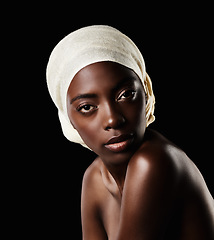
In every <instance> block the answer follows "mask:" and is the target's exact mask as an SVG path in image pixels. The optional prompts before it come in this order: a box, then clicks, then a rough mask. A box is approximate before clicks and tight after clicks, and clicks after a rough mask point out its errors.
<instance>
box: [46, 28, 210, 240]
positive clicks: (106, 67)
mask: <svg viewBox="0 0 214 240" xmlns="http://www.w3.org/2000/svg"><path fill="white" fill-rule="evenodd" d="M47 82H48V88H49V92H50V95H51V97H52V99H53V101H54V103H55V104H56V106H57V108H58V112H59V119H60V122H61V125H62V130H63V133H64V135H65V136H66V137H67V138H68V139H69V140H70V141H72V142H76V143H80V144H82V145H83V146H84V147H87V148H89V149H91V150H92V151H94V152H95V153H96V154H97V155H98V157H97V158H96V159H95V160H94V162H93V163H92V164H91V165H90V166H89V168H88V169H87V170H86V172H85V174H84V178H83V186H82V200H81V215H82V231H83V239H84V240H96V239H97V240H104V239H109V240H126V239H127V240H132V239H133V240H138V239H139V240H140V239H141V240H142V239H143V240H147V239H155V240H156V239H182V240H184V239H200V240H202V239H203V240H204V239H207V240H208V239H210V240H211V239H214V230H213V229H214V204H213V198H212V196H211V194H210V193H209V190H208V188H207V186H206V183H205V181H204V179H203V177H202V175H201V173H200V172H199V170H198V169H197V167H196V166H195V165H194V163H193V162H192V161H191V160H190V159H189V158H188V157H187V155H186V154H185V153H184V152H183V151H182V150H181V149H179V148H178V147H177V146H175V145H174V144H173V143H171V142H170V141H169V140H167V139H166V138H165V137H164V136H162V135H161V134H159V133H158V132H156V131H153V130H151V129H149V128H148V125H149V124H150V123H152V122H153V121H154V119H155V117H154V104H155V98H154V94H153V90H152V84H151V80H150V78H149V76H148V74H147V73H146V70H145V64H144V60H143V57H142V55H141V53H140V51H139V50H138V48H137V47H136V45H135V44H134V43H133V42H132V41H131V40H130V39H129V38H128V37H127V36H125V35H124V34H122V33H121V32H119V31H118V30H116V29H114V28H112V27H109V26H102V25H97V26H90V27H85V28H82V29H79V30H77V31H75V32H73V33H71V34H69V35H68V36H66V37H65V38H64V39H63V40H62V41H60V42H59V43H58V44H57V46H56V47H55V48H54V50H53V52H52V54H51V56H50V59H49V62H48V66H47Z"/></svg>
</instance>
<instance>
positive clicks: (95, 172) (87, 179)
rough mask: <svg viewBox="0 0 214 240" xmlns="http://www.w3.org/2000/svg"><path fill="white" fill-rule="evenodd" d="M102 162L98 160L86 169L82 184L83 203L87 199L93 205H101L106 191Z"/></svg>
mask: <svg viewBox="0 0 214 240" xmlns="http://www.w3.org/2000/svg"><path fill="white" fill-rule="evenodd" d="M101 166H102V161H101V160H100V159H99V158H97V159H95V160H94V161H93V163H92V164H91V165H90V166H89V167H88V168H87V169H86V171H85V173H84V176H83V182H82V201H84V200H85V199H87V201H88V203H89V202H90V203H91V204H93V205H99V202H100V201H101V200H102V196H103V192H104V191H105V188H104V184H103V181H102V176H101Z"/></svg>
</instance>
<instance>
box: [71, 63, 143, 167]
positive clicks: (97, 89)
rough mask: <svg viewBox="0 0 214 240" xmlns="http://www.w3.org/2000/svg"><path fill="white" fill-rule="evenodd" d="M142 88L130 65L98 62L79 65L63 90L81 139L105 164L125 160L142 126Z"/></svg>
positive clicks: (137, 143) (140, 135) (139, 140)
mask: <svg viewBox="0 0 214 240" xmlns="http://www.w3.org/2000/svg"><path fill="white" fill-rule="evenodd" d="M145 101H146V100H145V92H144V89H143V86H142V83H141V81H140V79H139V78H138V76H137V75H136V74H135V72H134V71H132V70H131V69H129V68H127V67H124V66H122V65H120V64H117V63H113V62H98V63H94V64H91V65H88V66H86V67H85V68H83V69H81V70H80V71H79V72H78V73H77V74H76V75H75V77H74V79H73V80H72V82H71V84H70V86H69V89H68V93H67V111H68V116H69V119H70V121H71V123H72V125H73V127H74V128H75V129H76V130H77V131H78V133H79V134H80V136H81V137H82V139H83V141H84V142H85V143H86V144H87V145H88V146H89V148H91V149H92V150H93V151H94V152H95V153H96V154H98V155H99V156H100V157H101V159H102V160H103V161H104V162H105V163H106V164H113V163H115V164H118V163H121V162H124V161H128V160H129V159H130V158H131V156H132V155H133V154H134V152H135V151H136V150H137V148H138V147H139V146H140V145H141V143H142V140H143V136H144V133H145V128H146V117H145V115H146V114H145V105H146V102H145Z"/></svg>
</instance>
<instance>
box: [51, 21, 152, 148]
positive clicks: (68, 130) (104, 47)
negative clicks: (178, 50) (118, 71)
mask: <svg viewBox="0 0 214 240" xmlns="http://www.w3.org/2000/svg"><path fill="white" fill-rule="evenodd" d="M103 61H111V62H116V63H119V64H122V65H123V66H126V67H128V68H130V69H132V70H133V71H134V72H135V73H136V74H137V75H138V77H139V78H140V80H141V81H142V84H143V87H144V90H145V92H146V96H147V105H146V120H147V126H148V125H149V124H150V123H152V122H153V121H154V120H155V117H154V104H155V97H154V94H153V91H152V83H151V80H150V78H149V76H148V74H147V73H146V69H145V63H144V60H143V57H142V55H141V53H140V51H139V49H138V48H137V46H136V45H135V44H134V43H133V42H132V40H131V39H130V38H128V37H127V36H126V35H124V34H123V33H121V32H120V31H118V30H117V29H115V28H113V27H110V26H105V25H94V26H89V27H84V28H81V29H79V30H76V31H74V32H72V33H70V34H69V35H67V36H66V37H65V38H63V39H62V40H61V41H60V42H59V43H58V44H57V45H56V47H55V48H54V49H53V51H52V53H51V55H50V58H49V62H48V65H47V72H46V73H47V85H48V90H49V92H50V95H51V98H52V99H53V102H54V103H55V105H56V106H57V108H58V113H59V119H60V122H61V126H62V131H63V133H64V135H65V137H66V138H67V139H68V140H70V141H72V142H75V143H79V144H81V145H82V146H84V147H87V146H86V144H85V143H84V142H83V140H82V138H81V137H80V135H79V134H78V132H77V131H76V130H75V129H74V128H73V126H72V124H71V123H70V120H69V118H68V114H67V103H66V99H67V91H68V88H69V85H70V83H71V81H72V79H73V78H74V76H75V75H76V74H77V73H78V72H79V71H80V70H81V69H82V68H84V67H86V66H88V65H90V64H92V63H96V62H103Z"/></svg>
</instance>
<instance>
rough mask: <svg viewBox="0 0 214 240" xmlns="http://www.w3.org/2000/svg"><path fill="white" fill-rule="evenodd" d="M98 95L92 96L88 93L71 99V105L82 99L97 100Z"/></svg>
mask: <svg viewBox="0 0 214 240" xmlns="http://www.w3.org/2000/svg"><path fill="white" fill-rule="evenodd" d="M96 97H97V95H96V94H93V93H92V94H90V93H86V94H80V95H78V96H76V97H74V98H72V99H71V101H70V104H72V103H73V102H74V101H76V100H78V99H82V98H96Z"/></svg>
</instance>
